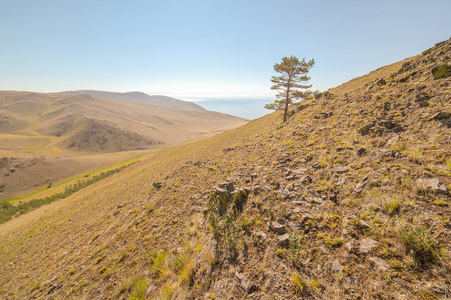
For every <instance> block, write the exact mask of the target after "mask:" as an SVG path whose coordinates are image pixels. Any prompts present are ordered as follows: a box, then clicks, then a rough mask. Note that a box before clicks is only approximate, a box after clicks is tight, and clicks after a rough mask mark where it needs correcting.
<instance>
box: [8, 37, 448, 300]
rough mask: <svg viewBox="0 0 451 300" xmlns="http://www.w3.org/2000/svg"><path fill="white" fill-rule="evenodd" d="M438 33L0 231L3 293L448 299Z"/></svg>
mask: <svg viewBox="0 0 451 300" xmlns="http://www.w3.org/2000/svg"><path fill="white" fill-rule="evenodd" d="M450 56H451V39H450V40H447V41H445V42H442V43H439V44H437V45H435V46H434V47H433V48H431V49H428V50H426V51H424V52H423V53H422V54H420V55H418V56H415V57H412V58H409V59H407V60H405V61H403V62H400V63H397V64H394V65H391V66H387V67H383V68H381V69H378V70H376V71H374V72H372V73H370V74H368V75H365V76H362V77H360V78H356V79H354V80H352V81H350V82H348V83H346V84H343V85H341V86H339V87H337V88H335V89H332V90H330V91H328V92H325V93H321V94H318V95H316V96H315V98H314V99H311V100H306V101H303V102H302V103H300V104H299V105H296V106H294V107H293V109H292V112H291V116H290V118H289V120H288V122H286V123H285V124H281V114H280V113H279V112H276V113H274V114H271V115H268V116H266V117H263V118H260V119H258V120H255V121H252V122H250V123H248V124H246V125H244V126H242V127H240V128H239V129H235V130H231V131H228V132H225V133H223V134H221V135H217V136H214V137H212V138H209V139H206V140H202V141H198V142H195V143H191V144H188V145H184V146H183V147H174V148H171V149H168V150H165V151H162V152H161V153H159V154H157V155H155V156H154V157H152V158H150V159H149V160H147V161H144V162H142V163H140V164H135V165H133V166H131V167H129V168H127V169H125V170H124V171H122V172H120V173H118V174H116V175H114V176H112V177H110V178H109V179H107V180H105V181H102V182H99V183H97V184H95V185H92V186H90V187H88V188H86V189H85V190H82V191H81V192H79V193H78V194H75V195H73V196H71V197H69V198H66V199H64V200H61V201H60V202H57V203H54V204H51V205H48V206H46V207H43V208H41V209H39V210H36V211H34V212H32V213H30V214H28V215H24V216H21V217H19V218H16V219H13V220H11V221H9V222H8V223H5V224H3V225H1V226H0V235H1V239H0V254H1V255H0V274H1V275H0V296H1V297H2V298H5V299H22V298H52V299H56V298H64V299H71V298H89V299H106V298H114V299H146V298H148V299H246V298H250V299H301V298H302V299H447V298H450V297H451V288H450V286H451V252H450V251H451V208H450V205H451V198H450V189H451V129H450V126H451V125H450V124H451V110H450V104H451V76H450V75H451V72H450V68H451V62H450Z"/></svg>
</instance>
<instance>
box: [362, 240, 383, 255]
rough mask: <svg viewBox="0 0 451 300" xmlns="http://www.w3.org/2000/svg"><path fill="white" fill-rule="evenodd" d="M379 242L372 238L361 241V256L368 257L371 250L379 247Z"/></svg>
mask: <svg viewBox="0 0 451 300" xmlns="http://www.w3.org/2000/svg"><path fill="white" fill-rule="evenodd" d="M377 244H378V242H376V241H375V240H373V239H372V238H365V239H363V240H361V241H360V246H359V254H361V255H367V254H368V253H369V252H371V250H373V249H374V248H375V247H376V246H377Z"/></svg>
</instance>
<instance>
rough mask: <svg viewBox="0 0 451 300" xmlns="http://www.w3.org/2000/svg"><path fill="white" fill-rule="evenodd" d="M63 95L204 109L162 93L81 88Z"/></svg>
mask: <svg viewBox="0 0 451 300" xmlns="http://www.w3.org/2000/svg"><path fill="white" fill-rule="evenodd" d="M60 94H63V95H91V96H97V97H102V98H106V99H112V100H118V101H124V102H136V103H149V104H158V105H164V106H171V107H179V108H192V109H204V108H203V107H201V106H199V105H197V104H195V103H193V102H189V101H183V100H179V99H175V98H172V97H168V96H161V95H152V96H150V95H147V94H145V93H142V92H128V93H115V92H105V91H94V90H80V91H67V92H61V93H60Z"/></svg>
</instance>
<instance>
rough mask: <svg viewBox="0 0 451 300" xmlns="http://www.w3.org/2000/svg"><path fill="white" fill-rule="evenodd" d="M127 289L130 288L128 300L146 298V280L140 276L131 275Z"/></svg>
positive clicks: (142, 299)
mask: <svg viewBox="0 0 451 300" xmlns="http://www.w3.org/2000/svg"><path fill="white" fill-rule="evenodd" d="M128 285H129V286H128V289H129V290H131V291H132V292H131V294H130V297H129V298H128V299H129V300H144V299H146V289H147V282H146V281H145V280H144V279H143V278H141V277H132V279H131V281H129V283H128Z"/></svg>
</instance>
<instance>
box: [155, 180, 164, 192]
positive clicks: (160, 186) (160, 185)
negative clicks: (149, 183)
mask: <svg viewBox="0 0 451 300" xmlns="http://www.w3.org/2000/svg"><path fill="white" fill-rule="evenodd" d="M153 187H154V188H156V189H157V190H159V189H161V188H162V187H163V182H161V181H158V182H154V183H153Z"/></svg>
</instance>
